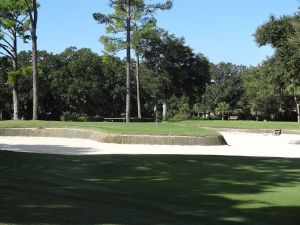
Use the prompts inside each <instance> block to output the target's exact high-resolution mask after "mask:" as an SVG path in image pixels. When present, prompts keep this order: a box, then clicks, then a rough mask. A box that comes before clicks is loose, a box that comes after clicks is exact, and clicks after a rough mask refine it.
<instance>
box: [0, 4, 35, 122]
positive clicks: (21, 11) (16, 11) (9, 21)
mask: <svg viewBox="0 0 300 225" xmlns="http://www.w3.org/2000/svg"><path fill="white" fill-rule="evenodd" d="M0 13H1V17H0V48H1V50H2V51H0V53H1V54H3V55H6V56H8V57H10V58H11V61H12V71H10V73H9V74H10V76H11V79H10V80H11V81H12V95H13V111H14V112H13V119H14V120H18V119H19V107H18V106H19V101H18V38H20V39H23V40H24V42H26V40H27V39H28V38H29V37H28V35H26V29H27V28H26V20H27V15H25V7H24V4H23V2H22V1H18V0H5V1H1V2H0Z"/></svg>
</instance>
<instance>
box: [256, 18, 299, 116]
mask: <svg viewBox="0 0 300 225" xmlns="http://www.w3.org/2000/svg"><path fill="white" fill-rule="evenodd" d="M255 38H256V42H257V43H258V45H259V46H263V45H267V44H270V45H271V46H272V47H273V48H274V49H275V53H274V56H273V57H272V58H271V59H270V60H272V61H274V62H275V63H273V64H270V65H271V66H273V65H276V68H277V70H276V71H274V72H275V74H277V75H278V76H281V77H282V78H281V79H284V80H286V82H285V83H284V87H285V91H286V92H288V93H290V95H291V97H292V98H293V99H294V104H295V105H296V107H295V108H296V111H297V112H299V111H300V108H299V107H300V106H299V93H298V91H295V90H298V89H299V87H300V51H299V47H300V14H299V12H298V14H295V15H294V16H283V17H280V18H275V17H274V16H271V17H270V19H269V21H268V22H266V23H265V24H263V25H262V26H260V27H259V28H258V29H257V31H256V33H255ZM278 71H279V72H278ZM291 87H292V88H291ZM297 114H299V113H297ZM297 118H298V122H300V116H299V115H298V116H297Z"/></svg>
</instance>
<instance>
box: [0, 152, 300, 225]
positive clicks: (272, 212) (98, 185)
mask: <svg viewBox="0 0 300 225" xmlns="http://www.w3.org/2000/svg"><path fill="white" fill-rule="evenodd" d="M0 181H1V182H0V224H6V225H8V224H16V225H36V224H43V225H64V224H72V225H75V224H78V225H79V224H80V225H91V224H113V225H116V224H122V225H141V224H151V225H159V224H164V225H167V224H170V225H182V224H184V225H198V224H206V225H253V224H259V225H282V224H285V225H298V224H300V217H299V212H300V161H299V160H298V159H295V160H293V159H276V158H273V159H272V158H268V159H266V158H239V157H208V156H59V155H40V154H28V153H12V152H0Z"/></svg>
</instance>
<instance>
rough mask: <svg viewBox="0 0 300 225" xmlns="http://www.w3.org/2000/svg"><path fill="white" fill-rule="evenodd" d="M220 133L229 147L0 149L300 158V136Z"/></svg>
mask: <svg viewBox="0 0 300 225" xmlns="http://www.w3.org/2000/svg"><path fill="white" fill-rule="evenodd" d="M221 133H222V135H223V136H224V137H225V139H226V141H227V143H228V146H171V145H121V144H107V143H100V142H96V141H91V140H85V139H72V138H71V139H68V138H49V137H46V138H45V137H0V149H1V150H8V151H16V152H31V153H47V154H48V153H49V154H63V155H98V154H175V155H227V156H258V157H286V158H300V135H289V134H283V135H281V136H273V135H270V134H253V133H238V132H221Z"/></svg>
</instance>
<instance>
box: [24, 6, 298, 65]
mask: <svg viewBox="0 0 300 225" xmlns="http://www.w3.org/2000/svg"><path fill="white" fill-rule="evenodd" d="M39 2H40V4H41V7H40V9H39V27H38V46H39V49H41V50H42V49H43V50H47V51H49V52H54V53H59V52H61V51H63V50H64V49H65V48H67V47H69V46H76V47H78V48H82V47H87V48H91V49H92V50H93V51H95V52H97V53H99V54H101V51H102V46H101V44H100V43H99V41H98V39H99V37H100V36H101V35H103V34H105V31H104V25H99V24H97V23H96V22H95V21H94V20H93V18H92V14H93V13H94V12H104V13H107V12H110V9H109V8H108V0H40V1H39ZM152 2H159V0H152ZM299 6H300V4H299V1H297V0H174V7H173V8H172V9H171V10H170V11H164V12H158V13H157V14H156V17H157V19H158V26H159V27H162V28H164V29H166V30H168V31H169V32H170V33H173V34H175V35H176V36H178V37H181V36H183V37H184V38H185V40H186V43H187V44H188V45H189V46H190V47H191V48H192V49H194V51H195V52H197V53H198V52H199V53H202V54H204V55H205V56H206V57H208V59H209V60H210V61H212V62H214V63H219V62H221V61H224V62H232V63H235V64H243V65H247V66H249V65H253V66H255V65H257V64H259V63H260V62H261V61H262V60H263V59H265V58H266V56H271V55H272V53H273V50H272V49H271V48H270V47H262V48H258V47H257V46H256V44H255V42H254V38H253V34H254V33H255V30H256V28H257V27H258V26H259V25H261V24H262V23H264V22H266V21H267V20H268V17H269V16H270V15H271V14H273V15H275V16H281V15H291V14H293V13H295V12H296V11H297V8H298V7H299ZM20 49H21V50H23V49H30V45H29V44H27V45H22V46H21V48H20Z"/></svg>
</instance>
